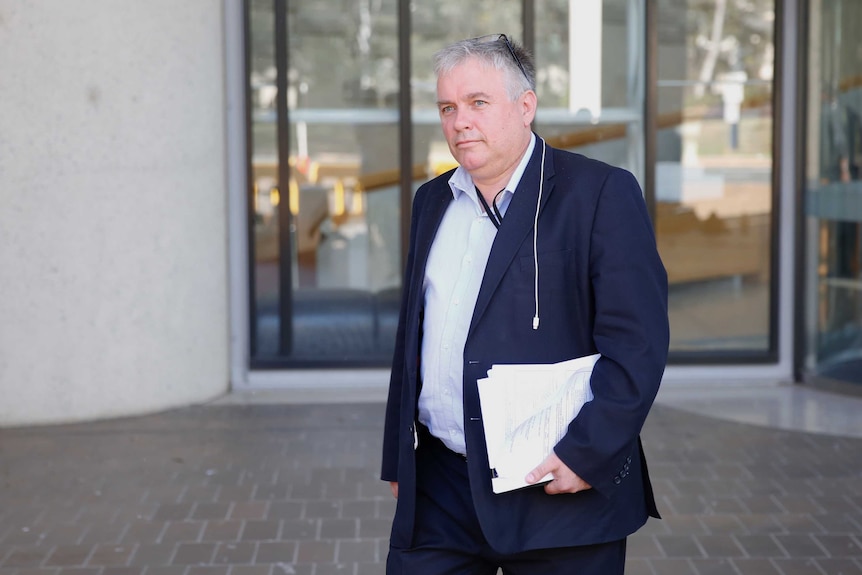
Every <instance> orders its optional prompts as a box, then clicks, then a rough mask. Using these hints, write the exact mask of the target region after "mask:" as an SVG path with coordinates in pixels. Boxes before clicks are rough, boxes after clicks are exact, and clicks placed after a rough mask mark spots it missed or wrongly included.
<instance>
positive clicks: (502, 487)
mask: <svg viewBox="0 0 862 575" xmlns="http://www.w3.org/2000/svg"><path fill="white" fill-rule="evenodd" d="M599 357H600V354H594V355H589V356H585V357H579V358H576V359H571V360H569V361H563V362H560V363H553V364H517V365H499V364H495V365H493V366H492V367H491V369H489V370H488V377H486V378H483V379H480V380H479V381H478V382H477V383H478V384H479V401H480V402H481V405H482V422H483V425H484V429H485V440H486V442H487V445H488V463H489V464H490V466H491V485H492V488H493V490H494V493H503V492H505V491H511V490H513V489H519V488H521V487H526V486H527V482H526V481H525V480H524V478H525V477H526V475H527V474H528V473H529V472H530V471H532V470H533V469H535V467H536V466H538V465H539V464H540V463H542V461H544V460H545V458H546V457H547V456H548V455H549V454H550V453H551V451H552V450H553V448H554V446H555V445H556V444H557V443H558V442H559V441H560V439H561V438H562V437H563V435H565V433H566V430H567V429H568V426H569V423H571V421H572V420H573V419H574V418H575V416H577V415H578V412H580V410H581V407H583V405H584V404H585V403H587V402H588V401H591V400H592V399H593V392H592V389H591V388H590V376H591V375H592V372H593V366H594V365H595V363H596V361H597V360H598V359H599ZM551 479H553V478H552V477H551V475H550V474H548V475H547V476H545V477H544V478H542V480H541V481H540V482H539V483H542V482H547V481H550V480H551Z"/></svg>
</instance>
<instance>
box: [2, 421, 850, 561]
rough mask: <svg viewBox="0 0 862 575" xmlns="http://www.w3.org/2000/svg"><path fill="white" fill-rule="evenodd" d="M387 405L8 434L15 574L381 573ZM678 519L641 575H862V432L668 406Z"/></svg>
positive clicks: (669, 484)
mask: <svg viewBox="0 0 862 575" xmlns="http://www.w3.org/2000/svg"><path fill="white" fill-rule="evenodd" d="M382 415H383V406H382V405H379V404H357V405H308V406H301V405H257V406H208V407H194V408H189V409H183V410H177V411H172V412H169V413H164V414H159V415H153V416H147V417H141V418H131V419H123V420H117V421H110V422H100V423H92V424H81V425H68V426H59V427H34V428H23V429H6V430H0V575H292V574H302V575H305V574H310V575H328V574H336V573H338V574H353V575H366V574H367V575H372V574H373V575H377V574H380V573H382V572H383V567H382V565H383V561H384V560H385V555H386V549H387V538H388V530H389V522H390V518H391V516H392V513H393V510H394V502H393V500H392V498H391V496H390V495H389V489H388V486H387V485H385V484H383V483H382V482H380V481H379V480H378V479H377V473H378V466H379V459H380V455H379V445H380V431H381V420H382ZM644 439H645V447H646V451H647V454H648V456H649V458H650V462H651V467H652V470H653V474H654V478H655V487H656V490H657V494H658V497H659V505H660V507H661V509H662V511H663V513H664V516H665V519H664V520H663V521H650V522H649V523H648V524H647V526H646V527H645V528H644V529H643V530H641V531H640V532H639V533H638V534H637V535H635V536H634V537H632V538H631V540H630V544H629V550H630V551H629V564H628V570H627V573H629V574H632V575H638V574H656V575H658V574H662V575H664V574H668V575H675V574H682V573H695V574H706V573H716V574H737V575H740V574H741V575H748V574H756V575H770V574H785V575H793V574H798V573H813V574H818V575H839V574H851V573H862V439H849V438H840V437H829V436H820V435H811V434H804V433H798V432H788V431H779V430H774V429H766V428H758V427H753V426H748V425H743V424H736V423H729V422H724V421H718V420H713V419H710V418H705V417H702V416H697V415H691V414H688V413H684V412H681V411H677V410H674V409H671V408H668V407H665V406H662V405H659V406H656V408H655V409H654V410H653V413H652V414H651V416H650V419H649V421H648V422H647V426H646V429H645V430H644Z"/></svg>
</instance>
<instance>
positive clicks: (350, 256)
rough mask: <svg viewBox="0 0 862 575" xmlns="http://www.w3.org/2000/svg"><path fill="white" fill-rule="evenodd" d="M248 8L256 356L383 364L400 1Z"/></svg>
mask: <svg viewBox="0 0 862 575" xmlns="http://www.w3.org/2000/svg"><path fill="white" fill-rule="evenodd" d="M247 10H248V37H249V52H250V56H249V68H250V69H249V82H250V89H251V94H250V104H251V136H252V138H251V146H250V148H251V158H250V163H251V172H252V180H253V181H252V191H251V196H252V197H251V201H250V204H251V206H252V212H253V216H254V221H253V224H252V229H253V234H252V238H251V243H252V245H253V267H252V270H251V274H252V285H253V286H254V289H253V292H252V293H253V296H252V297H253V301H252V305H251V308H252V314H251V321H252V333H253V338H252V340H253V341H252V358H253V360H252V362H253V364H256V365H258V366H261V365H266V363H267V362H268V361H272V360H278V362H280V363H284V362H288V363H291V364H294V365H296V364H331V363H348V364H384V363H385V362H388V361H389V360H390V359H391V354H392V348H393V344H394V329H395V328H394V324H395V323H396V320H397V314H398V292H399V287H400V279H401V278H400V276H401V251H400V246H401V243H400V242H401V239H400V238H401V227H400V226H401V219H402V218H401V213H400V201H399V174H400V172H399V169H398V168H399V165H398V158H399V131H398V122H399V112H398V95H399V83H398V78H399V74H398V26H397V23H398V2H397V0H356V1H354V2H343V1H341V0H317V1H315V2H287V0H251V1H250V2H248V4H247Z"/></svg>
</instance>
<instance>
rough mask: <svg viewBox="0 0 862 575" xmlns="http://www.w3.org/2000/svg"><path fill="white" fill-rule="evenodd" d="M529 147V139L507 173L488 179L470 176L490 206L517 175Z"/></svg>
mask: <svg viewBox="0 0 862 575" xmlns="http://www.w3.org/2000/svg"><path fill="white" fill-rule="evenodd" d="M530 137H532V133H531V134H530ZM529 145H530V138H527V140H526V141H525V142H524V145H523V147H522V148H521V152H520V153H519V154H518V155H517V157H515V159H514V160H513V161H512V162H511V163H510V164H509V165H508V166H507V168H506V169H505V171H503V172H502V173H500V174H496V175H495V176H493V177H488V178H482V177H477V176H475V175H473V174H470V176H471V177H472V178H473V184H474V185H475V186H476V189H478V190H479V192H481V194H482V197H483V198H485V201H487V202H488V205H490V204H491V202H492V201H493V200H494V196H496V195H497V193H498V192H499V191H500V190H502V189H503V188H505V187H506V185H507V184H508V183H509V180H510V179H512V174H514V173H515V170H516V169H517V167H518V164H520V163H521V159H523V157H524V154H525V153H526V152H527V148H528V147H529Z"/></svg>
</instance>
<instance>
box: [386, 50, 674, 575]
mask: <svg viewBox="0 0 862 575" xmlns="http://www.w3.org/2000/svg"><path fill="white" fill-rule="evenodd" d="M435 70H436V73H437V97H438V107H439V112H440V119H441V122H442V127H443V133H444V135H445V137H446V140H447V142H448V144H449V148H450V150H451V152H452V154H453V156H454V157H455V159H456V160H457V161H458V163H459V167H458V168H457V169H455V170H453V171H452V172H449V173H446V174H443V175H442V176H440V177H438V178H435V179H433V180H431V181H430V182H427V183H426V184H424V185H423V186H422V187H420V189H419V190H418V191H417V193H416V198H415V200H414V204H413V215H412V223H411V234H410V250H409V253H408V258H407V269H406V275H405V279H404V295H403V302H402V306H401V315H400V321H399V327H398V332H397V336H396V337H397V340H396V350H395V357H394V361H393V366H392V375H391V381H390V390H389V401H388V406H387V411H386V422H385V434H384V442H383V471H382V478H383V479H384V480H387V481H390V482H391V485H392V492H393V494H394V495H395V497H396V498H397V499H398V503H397V507H396V512H395V518H394V520H393V525H392V536H391V540H390V550H389V558H388V562H387V573H389V574H390V575H392V574H396V573H410V574H411V575H431V574H433V575H449V574H451V575H455V574H475V575H480V574H487V575H494V574H496V573H497V569H498V568H502V570H503V573H504V574H512V575H521V574H524V575H528V574H537V575H538V574H541V575H555V574H558V573H559V574H563V573H566V574H572V573H578V574H582V575H583V574H587V575H589V574H601V575H612V574H614V573H622V572H623V568H624V562H625V541H626V537H627V536H628V535H629V534H631V533H633V532H634V531H636V530H637V529H638V528H639V527H641V526H642V525H643V524H644V522H645V521H646V519H647V516H648V515H652V516H655V517H658V513H657V511H656V507H655V502H654V499H653V495H652V488H651V487H650V482H649V477H648V475H647V469H646V463H645V461H644V458H643V451H642V450H641V448H640V439H639V433H640V430H641V427H642V425H643V423H644V420H645V419H646V416H647V412H648V411H649V408H650V406H651V405H652V402H653V400H654V398H655V395H656V393H657V391H658V386H659V382H660V380H661V377H662V373H663V371H664V366H665V361H666V357H667V348H668V338H669V336H668V324H667V276H666V274H665V271H664V267H663V266H662V263H661V261H660V259H659V256H658V254H657V251H656V246H655V238H654V235H653V231H652V228H651V225H650V221H649V218H648V215H647V211H646V207H645V205H644V201H643V197H642V195H641V192H640V189H639V187H638V184H637V182H636V181H635V179H634V178H633V177H632V175H631V174H630V173H628V172H626V171H624V170H621V169H619V168H614V167H612V166H608V165H606V164H603V163H601V162H598V161H594V160H590V159H587V158H585V157H583V156H580V155H576V154H572V153H569V152H564V151H561V150H556V149H553V148H551V147H549V146H547V145H546V144H545V143H544V141H543V140H542V139H541V138H538V137H537V136H536V135H535V134H533V132H532V130H531V123H532V121H533V118H534V116H535V112H536V93H535V90H534V87H535V79H534V75H535V72H534V70H535V69H534V65H533V61H532V58H531V57H530V55H529V54H528V53H526V52H525V51H524V50H523V49H522V48H521V47H520V46H517V45H514V44H512V43H511V42H510V41H509V40H508V39H507V38H506V36H504V35H494V36H492V37H483V38H477V39H472V40H465V41H462V42H458V43H456V44H454V45H452V46H449V47H447V48H445V49H443V50H442V51H441V52H439V53H438V54H437V56H436V58H435ZM594 353H600V354H601V358H600V359H599V360H598V361H597V362H596V364H595V367H594V368H593V374H592V378H591V387H592V391H593V395H594V399H593V400H592V401H591V402H589V403H587V404H586V405H585V406H584V407H583V408H582V409H581V411H580V413H579V414H578V416H577V417H576V418H575V419H574V420H573V421H572V422H571V424H570V425H569V427H568V431H567V433H566V435H565V436H564V437H563V439H562V440H561V441H560V442H559V443H558V444H557V445H556V447H555V448H554V451H553V452H552V453H551V454H549V455H548V457H547V459H546V460H545V461H544V462H543V463H542V464H541V465H540V466H539V467H538V468H536V469H535V470H533V471H532V472H531V473H530V474H529V477H528V478H527V480H528V482H529V483H536V482H537V481H539V479H540V478H542V477H544V476H545V475H546V474H547V473H551V474H552V475H553V480H552V481H550V482H548V483H546V484H544V485H534V486H530V487H527V488H524V489H519V490H515V491H510V492H507V493H501V494H494V493H493V491H492V488H491V474H490V471H489V469H488V458H487V453H486V448H485V438H484V431H483V426H482V414H481V408H480V404H479V395H478V388H477V384H476V381H477V379H480V378H483V377H485V376H486V374H487V370H488V369H489V368H490V367H491V365H493V364H495V363H498V364H502V363H555V362H559V361H563V360H568V359H572V358H576V357H581V356H586V355H591V354H594Z"/></svg>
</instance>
